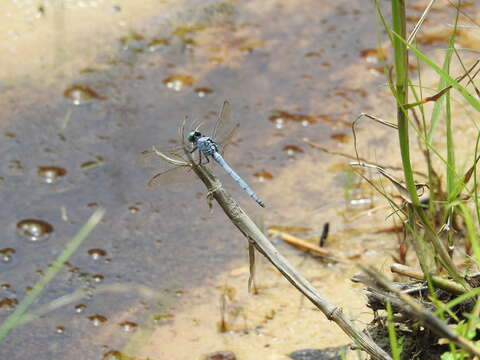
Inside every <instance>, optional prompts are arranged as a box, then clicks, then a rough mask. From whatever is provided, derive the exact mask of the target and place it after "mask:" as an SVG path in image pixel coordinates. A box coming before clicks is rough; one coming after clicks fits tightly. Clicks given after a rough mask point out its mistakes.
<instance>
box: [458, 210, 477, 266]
mask: <svg viewBox="0 0 480 360" xmlns="http://www.w3.org/2000/svg"><path fill="white" fill-rule="evenodd" d="M458 207H459V208H460V210H461V211H462V215H463V220H464V221H465V225H466V226H467V234H468V238H469V239H470V243H471V244H472V250H473V255H474V256H475V261H476V263H477V266H479V265H480V245H479V243H478V234H477V231H476V229H475V225H474V224H473V219H472V216H471V215H470V211H469V209H468V208H467V206H466V205H465V204H464V203H459V205H458Z"/></svg>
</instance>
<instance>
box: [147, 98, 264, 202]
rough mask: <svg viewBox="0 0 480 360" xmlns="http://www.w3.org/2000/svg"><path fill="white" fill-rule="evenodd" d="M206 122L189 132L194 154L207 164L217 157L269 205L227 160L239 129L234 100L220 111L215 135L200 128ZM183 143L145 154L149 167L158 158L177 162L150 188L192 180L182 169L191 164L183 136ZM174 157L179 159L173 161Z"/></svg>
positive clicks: (249, 192)
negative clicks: (233, 115)
mask: <svg viewBox="0 0 480 360" xmlns="http://www.w3.org/2000/svg"><path fill="white" fill-rule="evenodd" d="M202 125H203V124H198V125H197V126H196V127H194V129H193V130H191V131H190V132H189V133H188V135H187V141H188V143H189V144H190V146H191V149H190V153H197V154H198V164H200V165H205V164H207V163H209V162H210V160H214V161H215V163H217V164H218V165H220V167H222V168H223V170H224V171H225V172H226V173H227V174H228V175H230V177H231V178H232V179H233V180H234V181H235V182H236V183H237V184H238V185H239V186H240V187H241V188H242V189H243V191H244V192H245V193H247V195H248V196H250V197H251V198H252V199H253V200H255V201H256V202H257V204H258V205H260V206H261V207H265V203H264V202H263V201H262V200H261V199H260V197H259V196H258V195H257V194H256V193H255V192H254V191H253V190H252V188H251V187H250V186H249V185H248V184H247V183H246V182H245V180H243V179H242V178H241V177H240V176H239V175H238V174H237V173H236V172H235V171H234V170H233V169H232V168H231V166H230V165H229V164H228V163H227V162H226V161H225V159H224V158H223V156H222V153H223V152H224V150H225V147H226V146H227V145H228V144H229V143H230V142H231V138H232V137H233V135H234V134H235V133H236V131H237V130H238V126H239V125H238V124H235V125H231V110H230V103H229V102H228V101H225V102H224V103H223V105H222V107H221V110H220V114H219V116H218V118H217V121H216V122H215V125H214V127H213V131H212V134H211V136H206V135H204V134H202V133H201V132H200V127H201V126H202ZM180 140H181V143H180V144H177V145H174V146H170V147H166V148H161V147H155V146H154V147H153V148H152V149H150V150H145V151H143V152H142V154H141V159H140V161H141V163H142V164H143V165H146V166H151V165H153V166H157V164H158V160H163V161H164V164H165V160H167V161H168V162H169V163H173V164H174V165H176V166H175V167H172V168H169V169H167V170H165V171H162V172H159V173H157V174H156V175H154V176H153V177H152V178H151V179H150V181H149V182H148V186H149V187H154V186H157V185H166V184H169V183H172V182H182V181H184V180H186V179H188V176H185V174H183V173H181V172H179V171H178V169H179V168H182V167H185V166H188V163H187V162H185V161H184V158H183V157H182V155H181V154H182V152H183V149H184V139H183V135H181V139H180ZM172 159H178V161H177V160H173V161H172Z"/></svg>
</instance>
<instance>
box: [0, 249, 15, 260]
mask: <svg viewBox="0 0 480 360" xmlns="http://www.w3.org/2000/svg"><path fill="white" fill-rule="evenodd" d="M15 252H16V250H15V249H13V248H4V249H0V261H1V262H2V263H5V264H7V263H9V262H11V261H12V259H13V254H15Z"/></svg>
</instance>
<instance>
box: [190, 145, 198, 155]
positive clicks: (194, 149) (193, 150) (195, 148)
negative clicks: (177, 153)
mask: <svg viewBox="0 0 480 360" xmlns="http://www.w3.org/2000/svg"><path fill="white" fill-rule="evenodd" d="M197 149H198V147H197V146H194V147H193V149H192V150H191V151H190V154H193V153H194V152H195V151H197Z"/></svg>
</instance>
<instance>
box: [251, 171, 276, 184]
mask: <svg viewBox="0 0 480 360" xmlns="http://www.w3.org/2000/svg"><path fill="white" fill-rule="evenodd" d="M253 176H255V177H256V178H257V180H258V181H259V182H265V181H266V180H271V179H272V178H273V175H272V174H271V173H269V172H268V171H265V170H263V171H259V172H256V173H255V174H253Z"/></svg>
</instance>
